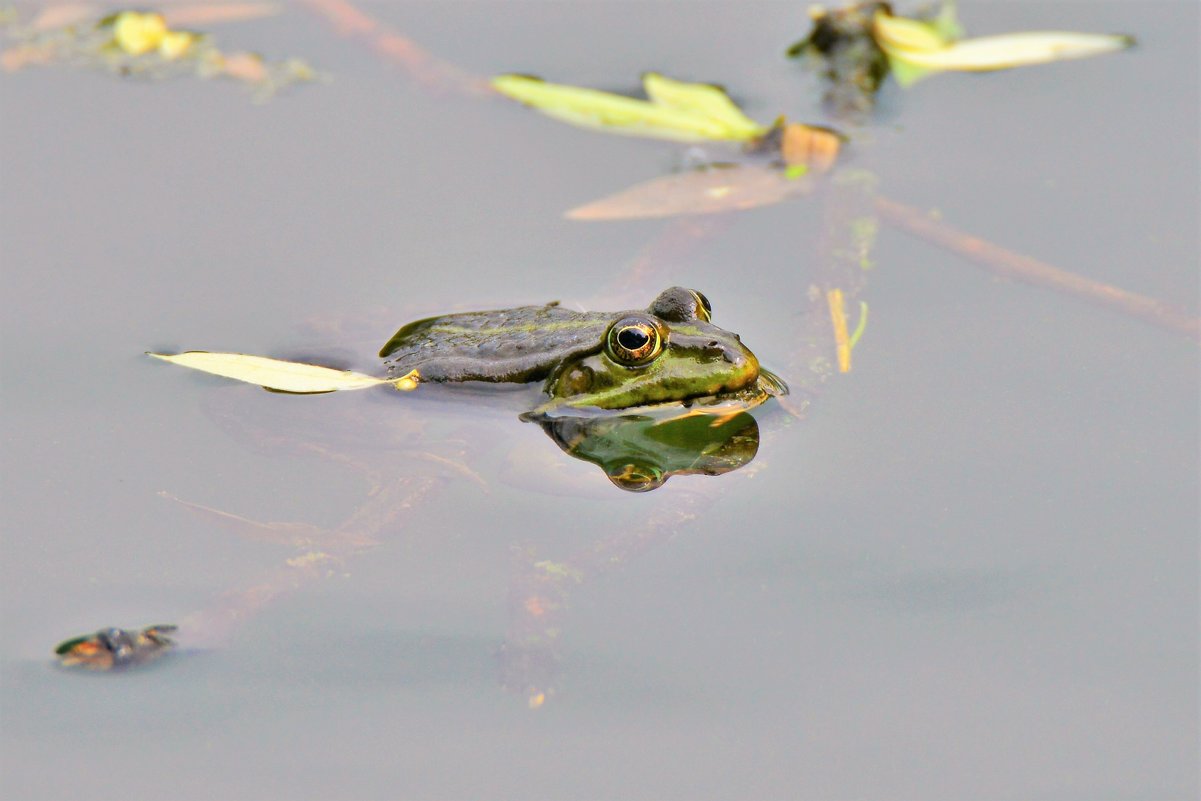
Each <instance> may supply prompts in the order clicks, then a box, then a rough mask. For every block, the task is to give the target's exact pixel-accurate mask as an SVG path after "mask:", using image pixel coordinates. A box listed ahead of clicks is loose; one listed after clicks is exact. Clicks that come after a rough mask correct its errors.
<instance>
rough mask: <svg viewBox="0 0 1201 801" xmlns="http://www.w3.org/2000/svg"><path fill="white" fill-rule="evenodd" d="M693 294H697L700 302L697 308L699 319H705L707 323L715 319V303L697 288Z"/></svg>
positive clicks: (697, 299)
mask: <svg viewBox="0 0 1201 801" xmlns="http://www.w3.org/2000/svg"><path fill="white" fill-rule="evenodd" d="M692 294H694V295H696V301H697V303H698V304H700V306H699V308H698V309H697V310H696V316H697V319H700V320H704V321H705V322H706V323H707V322H709V321H710V320H712V319H713V305H712V304H711V303H709V299H708V298H707V297H705V296H704V295H703V294H701V293H700V292H697V291H696V290H695V289H694V290H692Z"/></svg>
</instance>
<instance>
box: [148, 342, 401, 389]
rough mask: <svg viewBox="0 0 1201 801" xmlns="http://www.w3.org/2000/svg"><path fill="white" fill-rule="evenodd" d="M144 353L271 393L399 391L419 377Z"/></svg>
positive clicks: (199, 353) (202, 354)
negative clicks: (387, 387) (387, 388)
mask: <svg viewBox="0 0 1201 801" xmlns="http://www.w3.org/2000/svg"><path fill="white" fill-rule="evenodd" d="M146 355H147V356H153V357H154V358H156V359H162V360H163V361H165V362H171V363H172V364H178V365H180V366H182V367H190V368H192V369H193V370H200V371H201V372H205V373H212V374H213V375H219V376H223V377H224V378H232V379H235V380H237V381H245V382H246V383H248V384H255V385H257V386H260V387H262V388H263V389H268V390H271V391H272V392H290V393H294V394H300V395H315V394H319V393H323V392H338V391H340V390H351V389H368V388H370V387H375V386H379V385H380V384H391V385H392V386H393V387H395V388H396V389H399V390H410V389H415V388H416V387H417V383H418V381H419V380H420V379H419V377H418V375H417V371H416V370H414V371H412V372H411V373H409V374H408V375H405V376H402V377H400V378H376V377H374V376H369V375H364V374H363V373H356V372H353V371H351V370H335V369H333V368H332V367H319V366H317V365H315V364H302V363H300V362H287V361H282V360H280V359H269V358H267V357H265V356H248V355H246V354H244V353H211V352H209V351H203V350H192V351H188V352H187V353H177V354H174V355H170V354H163V353H148V354H146Z"/></svg>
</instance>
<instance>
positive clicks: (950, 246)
mask: <svg viewBox="0 0 1201 801" xmlns="http://www.w3.org/2000/svg"><path fill="white" fill-rule="evenodd" d="M875 207H876V212H877V213H878V214H879V215H880V217H881V219H883V220H885V221H887V222H889V223H890V224H892V225H894V226H896V227H898V228H901V229H903V230H905V231H907V232H909V233H911V234H913V235H914V236H917V237H920V238H922V239H925V240H926V241H927V242H931V243H933V244H935V245H938V246H940V247H943V248H946V249H947V250H950V251H952V252H954V253H958V254H960V255H961V256H966V257H967V258H969V259H971V260H972V261H974V262H976V263H977V264H979V265H980V266H982V267H984V268H985V269H987V270H990V271H991V272H993V273H996V274H998V275H1003V276H1005V277H1007V278H1012V279H1014V280H1017V281H1022V282H1024V283H1027V284H1034V285H1035V286H1041V287H1046V288H1048V289H1053V290H1055V291H1057V292H1063V293H1064V294H1067V295H1072V296H1074V297H1077V298H1080V299H1082V300H1086V301H1088V302H1090V303H1094V304H1096V305H1099V306H1104V307H1106V308H1109V309H1114V310H1116V311H1119V312H1122V313H1123V314H1125V315H1127V316H1129V317H1134V318H1136V319H1139V320H1143V321H1144V322H1148V323H1151V324H1152V325H1156V326H1159V327H1160V328H1164V329H1166V330H1168V331H1172V332H1175V333H1177V334H1183V335H1185V336H1187V337H1189V338H1190V339H1192V340H1194V341H1196V342H1201V318H1199V317H1194V316H1192V315H1190V314H1188V313H1187V312H1185V311H1184V310H1183V309H1179V308H1176V307H1175V306H1172V305H1170V304H1167V303H1164V302H1163V301H1159V300H1156V299H1154V298H1149V297H1146V296H1145V295H1139V294H1136V293H1134V292H1128V291H1126V290H1125V289H1121V288H1119V287H1116V286H1112V285H1111V284H1103V283H1101V282H1099V281H1093V280H1092V279H1090V278H1085V277H1083V276H1080V275H1076V274H1075V273H1070V272H1068V271H1067V270H1062V269H1060V268H1058V267H1055V266H1053V265H1050V264H1047V263H1046V262H1043V261H1039V260H1038V259H1035V258H1031V257H1030V256H1025V255H1022V254H1021V253H1015V252H1014V251H1012V250H1007V249H1005V248H1003V247H1001V246H1000V245H994V244H993V243H991V242H988V241H986V240H984V239H980V238H979V237H975V236H972V235H971V234H967V233H964V232H963V231H959V230H957V229H955V228H952V227H951V226H949V225H947V224H946V223H944V222H941V221H940V220H936V219H933V218H932V217H930V215H928V214H925V213H923V212H922V211H920V210H919V209H915V208H913V207H912V206H906V205H905V204H903V203H898V202H897V201H895V200H890V199H889V198H886V197H880V196H877V197H876V200H875Z"/></svg>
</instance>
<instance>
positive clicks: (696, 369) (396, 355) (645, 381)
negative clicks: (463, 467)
mask: <svg viewBox="0 0 1201 801" xmlns="http://www.w3.org/2000/svg"><path fill="white" fill-rule="evenodd" d="M712 314H713V307H712V306H711V305H710V303H709V300H708V298H706V297H705V296H704V295H702V294H701V293H700V292H697V291H695V290H692V289H685V288H684V287H671V288H670V289H666V290H664V291H663V292H661V293H660V294H659V296H658V297H657V298H655V300H654V301H653V302H652V303H651V305H650V306H649V307H647V309H646V310H645V311H623V312H616V313H604V312H577V311H572V310H570V309H565V308H563V307H562V306H560V305H558V303H548V304H546V305H544V306H520V307H518V308H515V309H501V310H498V311H483V312H467V313H463V314H449V315H443V316H440V317H430V318H427V319H425V320H418V321H416V322H412V323H409V324H408V325H406V326H404V327H403V328H401V329H400V330H399V331H397V332H396V334H395V335H393V337H392V338H391V339H389V340H388V342H387V343H386V344H385V345H384V347H383V348H382V349H381V350H380V354H379V355H380V357H381V358H383V359H386V360H387V363H388V369H389V371H390V372H392V373H393V374H398V375H403V374H409V373H411V372H412V371H416V375H415V378H416V379H417V380H418V381H422V382H425V381H429V382H435V383H441V382H457V381H485V382H493V383H529V382H533V381H544V382H545V383H544V384H543V390H544V391H545V393H546V394H547V396H548V397H549V400H547V401H546V402H545V403H544V404H542V405H541V406H539V407H538V408H537V409H535V410H533V411H532V412H530V413H528V414H527V415H525V416H524V418H525V419H527V420H538V419H542V418H545V417H549V416H554V415H555V414H556V413H557V412H569V413H578V412H579V411H580V410H581V409H589V408H591V409H602V410H625V409H632V408H638V407H645V406H657V405H661V404H680V403H682V404H684V405H693V404H694V403H702V404H704V403H712V402H713V401H714V400H715V399H717V400H723V399H729V400H732V401H734V402H736V403H739V404H741V405H743V406H744V407H749V406H755V405H757V404H759V403H762V402H763V401H764V400H766V399H767V398H769V397H772V396H775V395H783V394H785V393H787V391H788V390H787V387H786V386H785V385H784V383H783V382H782V381H781V380H780V379H779V378H777V377H776V376H775V375H773V374H772V373H770V372H768V371H766V370H763V369H761V368H760V366H759V360H758V359H756V358H755V354H753V353H751V351H750V350H749V349H747V347H746V346H745V345H743V344H742V342H741V340H740V339H739V336H738V335H737V334H734V333H731V332H729V331H726V330H724V329H721V328H718V327H717V326H715V325H713V323H712V322H711V319H712Z"/></svg>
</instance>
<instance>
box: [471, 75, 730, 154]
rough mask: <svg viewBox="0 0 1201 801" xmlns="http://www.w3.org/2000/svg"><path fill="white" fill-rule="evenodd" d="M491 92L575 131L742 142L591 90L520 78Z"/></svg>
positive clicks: (711, 123) (707, 125)
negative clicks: (516, 101)
mask: <svg viewBox="0 0 1201 801" xmlns="http://www.w3.org/2000/svg"><path fill="white" fill-rule="evenodd" d="M492 86H493V88H495V89H496V90H497V91H498V92H500V93H501V94H503V95H505V96H507V97H511V98H513V99H514V100H518V101H520V102H522V103H525V104H526V105H529V106H532V107H534V108H535V109H537V110H538V111H540V112H542V113H543V114H546V115H547V116H549V117H554V118H555V119H558V120H562V121H563V122H567V123H570V124H572V125H577V126H579V127H581V128H591V129H594V130H603V131H606V132H608V133H616V134H624V135H627V136H647V137H652V138H656V139H670V140H673V141H676V142H704V141H710V140H728V139H734V140H739V139H744V138H746V137H745V135H743V134H741V133H735V132H732V131H731V130H730V128H729V126H728V125H726V124H725V123H724V122H722V121H721V120H714V119H710V118H709V117H706V116H703V115H698V114H696V113H694V112H688V111H681V110H679V109H675V108H670V107H666V106H662V105H658V104H655V103H651V102H648V101H646V100H635V99H634V98H631V97H624V96H622V95H615V94H611V93H609V92H600V91H597V90H595V89H582V88H580V87H576V86H566V85H563V84H554V83H547V82H546V81H543V80H540V79H538V78H531V77H528V76H524V75H501V76H498V77H496V78H493V79H492Z"/></svg>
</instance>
